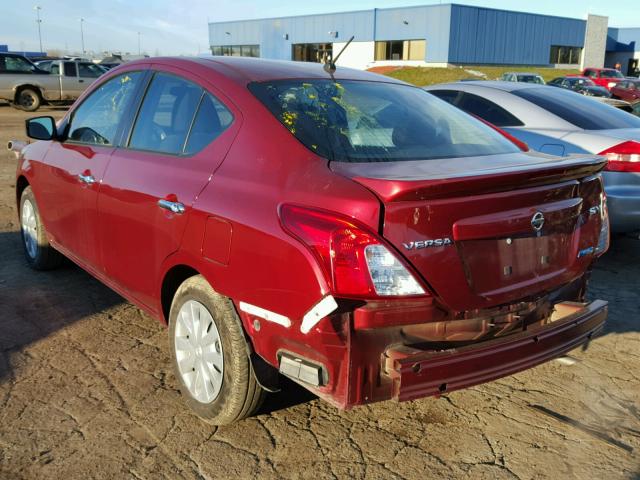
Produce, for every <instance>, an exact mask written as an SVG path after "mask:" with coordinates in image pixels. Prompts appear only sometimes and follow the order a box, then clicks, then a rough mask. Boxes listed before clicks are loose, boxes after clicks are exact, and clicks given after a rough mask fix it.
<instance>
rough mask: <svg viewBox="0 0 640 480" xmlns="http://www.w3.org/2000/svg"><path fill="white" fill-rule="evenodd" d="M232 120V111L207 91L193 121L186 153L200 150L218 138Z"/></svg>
mask: <svg viewBox="0 0 640 480" xmlns="http://www.w3.org/2000/svg"><path fill="white" fill-rule="evenodd" d="M232 122H233V115H232V114H231V112H230V111H229V110H228V109H227V108H226V107H225V106H224V105H223V104H222V103H220V101H219V100H218V99H217V98H215V97H214V96H213V95H211V94H210V93H205V94H204V96H203V97H202V101H201V102H200V106H199V107H198V112H197V113H196V118H195V120H194V121H193V126H192V127H191V132H190V133H189V139H188V140H187V145H186V147H185V149H184V153H186V154H194V153H197V152H199V151H200V150H202V149H203V148H204V147H206V146H207V145H209V144H210V143H211V142H213V141H214V140H215V139H216V138H218V137H219V136H220V134H221V133H222V132H224V131H225V130H226V129H227V127H228V126H229V125H231V123H232Z"/></svg>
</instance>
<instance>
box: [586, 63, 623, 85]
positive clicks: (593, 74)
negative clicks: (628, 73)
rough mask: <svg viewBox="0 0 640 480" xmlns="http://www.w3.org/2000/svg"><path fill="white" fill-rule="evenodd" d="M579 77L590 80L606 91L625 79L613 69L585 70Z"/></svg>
mask: <svg viewBox="0 0 640 480" xmlns="http://www.w3.org/2000/svg"><path fill="white" fill-rule="evenodd" d="M581 76H583V77H588V78H590V79H591V80H593V82H594V83H595V84H596V85H600V86H601V87H604V88H606V89H607V90H611V87H613V86H614V85H615V84H616V83H618V82H619V81H621V80H622V79H624V78H625V77H624V75H622V73H620V71H619V70H616V69H615V68H585V69H584V70H583V71H582V73H581Z"/></svg>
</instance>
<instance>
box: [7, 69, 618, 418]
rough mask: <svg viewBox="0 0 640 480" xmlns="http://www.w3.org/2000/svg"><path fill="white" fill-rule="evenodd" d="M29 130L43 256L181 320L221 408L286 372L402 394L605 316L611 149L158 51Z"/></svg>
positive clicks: (391, 97)
mask: <svg viewBox="0 0 640 480" xmlns="http://www.w3.org/2000/svg"><path fill="white" fill-rule="evenodd" d="M329 70H330V69H329ZM27 132H28V135H29V136H30V137H31V138H34V139H40V140H42V141H38V142H35V143H31V144H30V145H28V146H27V147H25V148H23V149H22V150H21V151H20V153H19V156H20V159H19V164H18V172H17V200H18V202H19V207H20V209H19V211H20V221H21V225H22V234H23V239H24V247H25V252H26V258H27V260H28V262H29V264H30V265H31V266H32V267H33V268H35V269H47V268H53V267H55V266H56V265H58V263H59V261H60V258H61V256H60V254H62V255H64V256H66V257H68V258H70V259H72V260H73V261H74V262H76V263H77V264H78V265H80V266H81V267H83V268H84V269H86V270H87V271H89V272H90V273H91V274H93V275H94V276H96V277H97V278H99V279H100V280H101V281H103V282H104V283H105V284H107V285H108V286H110V287H111V288H113V289H114V290H116V291H117V292H119V293H120V294H122V295H123V296H124V297H126V298H127V299H129V300H130V301H131V302H133V303H135V304H136V305H138V306H139V307H140V308H142V309H143V310H145V311H146V312H148V313H149V314H151V315H153V316H154V317H156V318H157V319H158V320H160V321H161V322H163V323H165V324H167V325H168V327H169V339H170V342H169V343H170V348H171V351H172V353H173V359H174V364H175V365H174V366H175V372H176V376H177V379H178V381H179V383H180V386H181V390H182V392H183V394H184V396H185V398H186V401H187V403H188V404H189V405H190V406H191V407H192V408H193V410H195V412H196V413H198V414H199V415H200V416H202V417H203V418H205V419H208V420H209V421H211V422H214V423H217V424H223V423H229V422H232V421H234V420H237V419H240V418H243V417H245V416H247V415H250V414H251V413H252V412H254V411H256V409H257V408H258V406H259V404H260V401H261V399H262V398H263V396H264V392H265V391H274V390H277V389H278V379H279V374H283V375H286V376H288V377H290V378H292V379H294V380H295V381H297V382H299V383H300V384H301V385H303V386H305V387H307V388H308V389H310V390H311V391H313V392H314V393H315V394H317V395H318V396H320V397H322V398H323V399H325V400H327V401H329V402H331V403H332V404H333V405H335V406H337V407H339V408H349V407H352V406H354V405H361V404H366V403H370V402H376V401H380V400H387V399H396V400H411V399H416V398H420V397H424V396H428V395H439V394H441V393H444V392H449V391H452V390H456V389H460V388H464V387H468V386H470V385H474V384H478V383H481V382H486V381H489V380H493V379H496V378H499V377H502V376H505V375H509V374H512V373H514V372H518V371H520V370H523V369H526V368H529V367H532V366H534V365H537V364H539V363H542V362H544V361H547V360H549V359H551V358H554V357H557V356H559V355H562V354H563V353H565V352H567V351H569V350H571V349H573V348H575V347H576V346H578V345H581V344H583V343H584V342H586V341H588V340H589V339H591V338H592V336H593V335H594V334H595V333H596V332H597V331H598V330H599V329H600V328H601V327H602V325H603V322H604V319H605V317H606V303H605V302H602V301H593V302H586V301H585V289H586V286H587V278H588V275H589V271H590V268H591V266H592V264H593V262H594V260H595V259H596V258H597V257H598V256H600V255H601V254H602V253H603V252H604V251H605V250H606V249H607V247H608V220H607V218H608V217H607V211H606V207H605V198H604V195H603V189H602V181H601V179H600V175H599V172H600V171H601V170H602V168H603V167H604V164H605V161H604V160H603V158H601V157H596V156H589V155H585V156H581V157H572V158H564V159H559V158H555V157H550V156H545V155H542V154H535V153H526V152H524V151H522V150H521V149H520V148H518V147H517V146H516V145H514V144H513V143H512V142H510V141H509V140H508V139H507V138H505V137H504V136H502V135H501V134H500V133H499V132H497V131H495V130H494V129H492V128H491V127H489V126H487V125H485V124H483V123H482V122H480V121H478V120H476V119H474V118H472V117H470V116H469V115H467V114H465V113H464V112H462V111H460V110H458V109H456V108H455V107H453V106H451V105H449V104H447V103H446V102H443V101H441V100H439V99H437V98H436V97H434V96H433V95H431V94H429V93H427V92H425V91H423V90H422V89H419V88H416V87H413V86H410V85H407V84H404V83H402V82H399V81H395V80H393V79H390V78H387V77H381V76H377V75H375V74H371V73H367V72H361V71H355V70H348V69H342V68H338V70H337V71H336V72H335V73H333V74H332V73H331V72H329V73H327V71H325V70H324V69H323V68H322V67H321V66H319V65H316V64H307V63H294V62H277V61H266V60H260V59H247V58H236V57H229V58H222V57H220V58H211V59H186V58H168V59H160V58H153V59H147V60H143V61H137V62H131V63H127V64H126V65H123V66H121V67H118V68H115V69H113V70H110V71H109V72H108V73H107V74H105V75H104V76H103V77H102V78H101V79H99V80H98V82H97V83H96V84H95V85H93V86H92V87H91V88H90V89H89V91H87V92H86V94H84V95H83V96H82V97H81V98H80V99H79V100H78V102H77V103H76V104H75V105H74V107H73V108H72V109H71V110H70V111H69V113H68V114H67V115H66V117H65V118H64V119H63V120H62V121H61V122H59V124H58V125H57V126H56V125H54V123H53V120H52V119H51V118H50V117H39V118H34V119H31V120H29V121H28V123H27Z"/></svg>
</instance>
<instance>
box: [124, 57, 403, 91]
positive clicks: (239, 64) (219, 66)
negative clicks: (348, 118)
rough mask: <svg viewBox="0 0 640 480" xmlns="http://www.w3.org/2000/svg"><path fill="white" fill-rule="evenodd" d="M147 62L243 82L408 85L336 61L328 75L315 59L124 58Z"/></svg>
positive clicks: (128, 63) (136, 62)
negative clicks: (190, 67)
mask: <svg viewBox="0 0 640 480" xmlns="http://www.w3.org/2000/svg"><path fill="white" fill-rule="evenodd" d="M150 62H151V63H153V64H159V65H174V66H178V65H182V66H183V67H188V65H189V64H191V65H193V64H198V65H200V66H204V67H208V68H211V69H212V70H216V71H218V72H219V73H223V74H227V75H228V76H230V77H232V78H234V79H235V80H236V81H238V82H245V83H248V82H262V81H268V80H280V79H293V78H304V79H330V78H332V77H333V78H335V79H337V80H366V81H373V82H386V83H397V84H403V85H408V84H407V83H405V82H402V81H400V80H396V79H394V78H391V77H387V76H383V75H379V74H376V73H372V72H367V71H363V70H356V69H352V68H346V67H342V66H339V65H338V67H337V69H336V71H335V73H334V74H333V76H330V75H329V74H328V73H327V72H326V71H325V70H324V69H323V66H322V65H321V64H319V63H315V62H292V61H288V60H287V61H285V60H267V59H264V58H253V57H224V56H206V57H205V56H201V57H160V58H158V57H156V58H153V59H141V60H134V61H132V62H127V63H126V65H135V64H138V63H143V64H144V63H146V64H148V63H150Z"/></svg>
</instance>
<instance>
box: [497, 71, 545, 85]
mask: <svg viewBox="0 0 640 480" xmlns="http://www.w3.org/2000/svg"><path fill="white" fill-rule="evenodd" d="M500 80H502V81H504V82H524V83H537V84H540V85H544V79H543V78H542V77H541V76H540V75H538V74H537V73H527V72H506V73H503V74H502V77H500Z"/></svg>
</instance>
